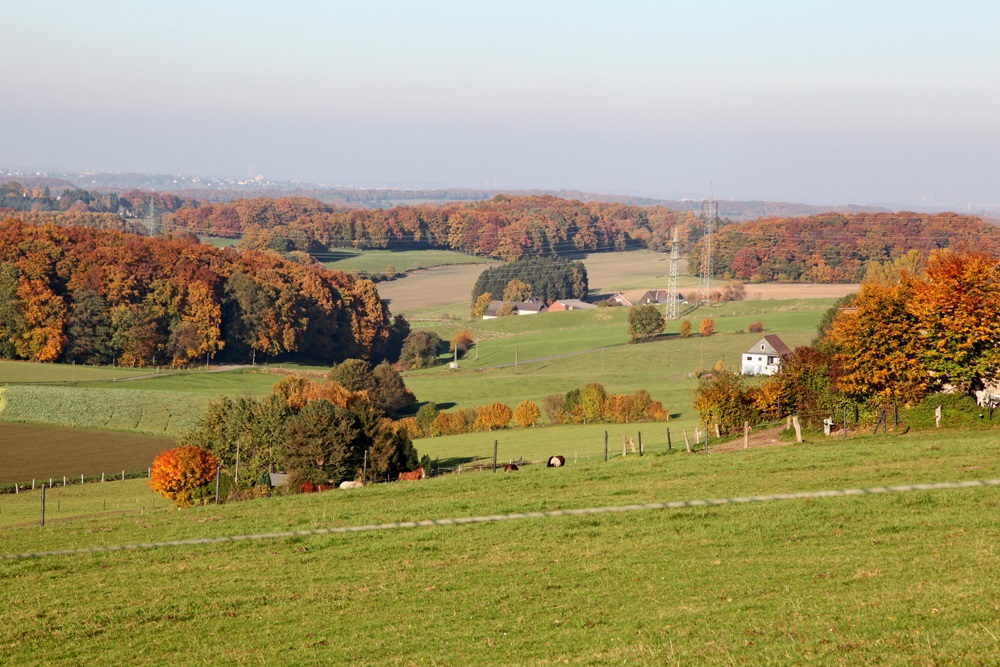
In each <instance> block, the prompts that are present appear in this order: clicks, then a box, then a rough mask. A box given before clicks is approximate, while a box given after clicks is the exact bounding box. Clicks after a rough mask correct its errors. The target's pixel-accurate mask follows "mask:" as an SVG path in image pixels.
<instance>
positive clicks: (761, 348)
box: [760, 343, 764, 352]
mask: <svg viewBox="0 0 1000 667" xmlns="http://www.w3.org/2000/svg"><path fill="white" fill-rule="evenodd" d="M760 351H761V352H763V351H764V344H763V343H761V344H760Z"/></svg>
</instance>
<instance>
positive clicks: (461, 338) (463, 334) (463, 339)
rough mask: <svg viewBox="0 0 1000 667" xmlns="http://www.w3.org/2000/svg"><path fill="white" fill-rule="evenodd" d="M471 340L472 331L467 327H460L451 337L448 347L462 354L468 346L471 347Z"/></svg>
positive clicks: (467, 349)
mask: <svg viewBox="0 0 1000 667" xmlns="http://www.w3.org/2000/svg"><path fill="white" fill-rule="evenodd" d="M472 341H473V337H472V332H471V331H469V330H468V329H462V330H461V331H459V332H458V333H456V334H455V336H454V337H453V338H452V339H451V346H450V348H449V349H450V350H451V351H452V352H454V351H455V350H458V352H459V353H460V354H463V355H464V354H465V353H466V352H468V351H469V348H470V347H472Z"/></svg>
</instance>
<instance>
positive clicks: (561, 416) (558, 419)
mask: <svg viewBox="0 0 1000 667" xmlns="http://www.w3.org/2000/svg"><path fill="white" fill-rule="evenodd" d="M565 405H566V397H565V396H563V395H562V394H551V395H549V396H546V397H545V399H544V400H543V401H542V409H543V410H545V416H546V417H547V418H548V420H549V423H550V424H562V423H564V422H565V421H566V411H565Z"/></svg>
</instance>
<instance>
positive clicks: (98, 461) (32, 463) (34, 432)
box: [0, 422, 174, 484]
mask: <svg viewBox="0 0 1000 667" xmlns="http://www.w3.org/2000/svg"><path fill="white" fill-rule="evenodd" d="M173 445H174V441H173V439H172V438H166V437H162V436H160V437H158V436H153V435H144V434H137V433H118V432H114V431H94V430H87V429H73V428H61V427H58V426H48V425H39V424H12V423H5V422H0V461H3V465H2V466H0V484H8V483H11V482H21V483H23V482H25V481H30V480H32V479H36V478H37V479H39V480H41V479H43V478H48V477H56V478H60V479H61V478H62V477H63V475H66V476H69V477H76V478H77V479H79V477H80V475H81V474H82V475H100V474H101V473H102V472H106V473H108V474H116V475H117V474H121V471H122V470H125V471H127V472H135V471H139V470H145V469H146V468H147V467H148V466H149V464H150V463H151V462H152V460H153V457H155V456H156V455H157V454H159V453H160V452H161V451H163V450H164V449H168V448H170V447H172V446H173Z"/></svg>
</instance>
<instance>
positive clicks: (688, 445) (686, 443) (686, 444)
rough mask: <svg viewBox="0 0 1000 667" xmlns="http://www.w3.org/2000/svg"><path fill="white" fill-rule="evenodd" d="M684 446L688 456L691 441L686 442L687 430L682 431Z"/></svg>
mask: <svg viewBox="0 0 1000 667" xmlns="http://www.w3.org/2000/svg"><path fill="white" fill-rule="evenodd" d="M684 446H685V447H687V451H688V454H690V453H691V441H690V440H688V430H687V429H684Z"/></svg>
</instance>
